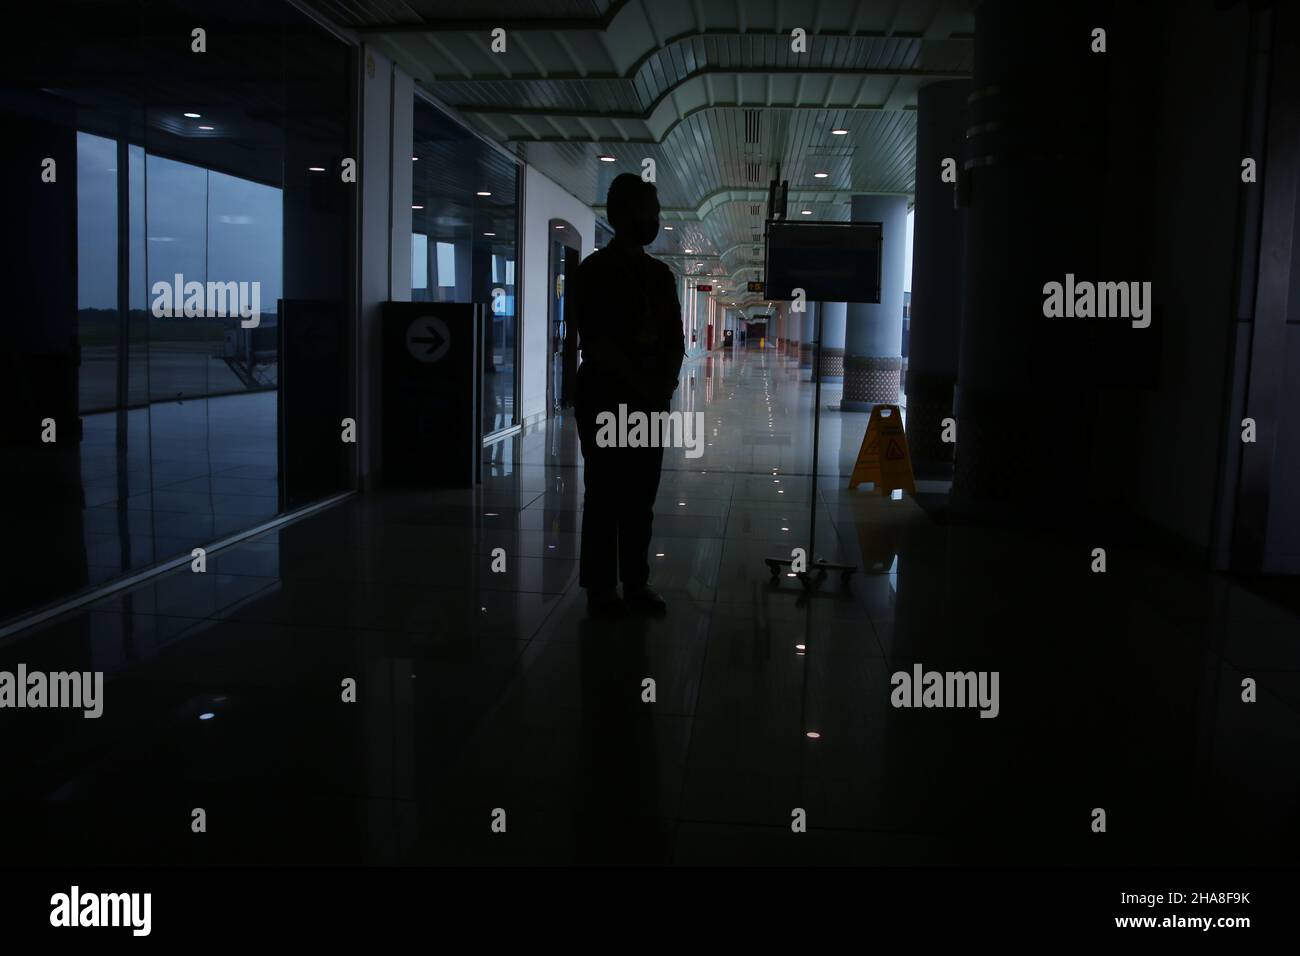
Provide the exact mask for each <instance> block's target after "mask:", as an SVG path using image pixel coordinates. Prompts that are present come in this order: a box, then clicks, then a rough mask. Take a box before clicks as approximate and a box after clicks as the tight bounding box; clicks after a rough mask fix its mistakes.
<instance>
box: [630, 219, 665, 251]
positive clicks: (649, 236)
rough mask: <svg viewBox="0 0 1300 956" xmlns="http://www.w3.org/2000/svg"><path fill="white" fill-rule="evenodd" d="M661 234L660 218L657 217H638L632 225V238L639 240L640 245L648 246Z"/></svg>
mask: <svg viewBox="0 0 1300 956" xmlns="http://www.w3.org/2000/svg"><path fill="white" fill-rule="evenodd" d="M658 235H659V220H658V219H657V218H656V219H638V220H637V221H636V222H635V223H634V224H633V226H632V238H634V239H635V240H636V241H637V244H638V245H642V246H648V245H650V243H652V242H654V241H655V239H656V238H657V237H658Z"/></svg>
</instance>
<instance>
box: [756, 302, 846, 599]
mask: <svg viewBox="0 0 1300 956" xmlns="http://www.w3.org/2000/svg"><path fill="white" fill-rule="evenodd" d="M813 383H814V384H813V452H812V494H811V495H810V496H809V497H810V499H811V503H810V505H809V507H808V568H807V570H805V571H796V572H795V575H796V576H797V577H798V578H799V580H800V582H801V583H802V584H803V586H804V588H805V589H811V588H812V587H813V586H814V585H816V584H817V583H819V582H820V581H821V580H822V579H823V578H825V577H826V572H827V571H838V572H840V581H841V582H842V583H847V582H848V580H849V575H851V574H852V573H853V572H854V571H856V570H857V569H858V566H857V565H856V564H832V563H831V562H829V561H826V560H824V559H822V558H819V557H817V454H818V451H819V445H820V442H821V423H822V310H821V307H820V305H819V306H818V308H817V315H816V317H815V318H814V319H813ZM763 561H764V563H765V564H766V565H767V570H768V571H769V572H771V575H772V581H773V582H775V581H776V579H777V576H778V575H779V574H780V573H781V568H783V567H793V565H794V560H793V559H792V558H764V559H763Z"/></svg>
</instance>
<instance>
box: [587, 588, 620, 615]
mask: <svg viewBox="0 0 1300 956" xmlns="http://www.w3.org/2000/svg"><path fill="white" fill-rule="evenodd" d="M587 614H588V615H590V616H591V617H601V618H614V617H623V616H624V615H625V614H627V605H626V604H624V603H623V599H622V598H621V597H619V596H618V591H617V590H616V589H614V588H599V589H597V588H591V589H588V591H587Z"/></svg>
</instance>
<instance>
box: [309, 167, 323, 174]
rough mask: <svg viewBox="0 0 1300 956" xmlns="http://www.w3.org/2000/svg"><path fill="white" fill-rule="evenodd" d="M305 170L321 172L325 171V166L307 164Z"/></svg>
mask: <svg viewBox="0 0 1300 956" xmlns="http://www.w3.org/2000/svg"><path fill="white" fill-rule="evenodd" d="M307 172H309V173H323V172H325V167H324V166H308V167H307Z"/></svg>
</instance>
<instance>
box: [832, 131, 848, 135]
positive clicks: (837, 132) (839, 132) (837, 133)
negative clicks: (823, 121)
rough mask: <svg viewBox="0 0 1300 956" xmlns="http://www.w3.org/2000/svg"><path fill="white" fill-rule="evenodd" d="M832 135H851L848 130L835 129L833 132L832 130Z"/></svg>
mask: <svg viewBox="0 0 1300 956" xmlns="http://www.w3.org/2000/svg"><path fill="white" fill-rule="evenodd" d="M831 135H832V136H848V135H849V131H848V130H846V129H833V130H831Z"/></svg>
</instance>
